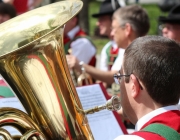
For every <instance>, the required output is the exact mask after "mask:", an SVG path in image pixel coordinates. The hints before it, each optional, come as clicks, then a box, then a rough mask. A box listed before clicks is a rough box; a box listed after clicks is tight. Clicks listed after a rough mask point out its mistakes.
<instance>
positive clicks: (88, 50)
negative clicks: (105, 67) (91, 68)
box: [68, 26, 96, 64]
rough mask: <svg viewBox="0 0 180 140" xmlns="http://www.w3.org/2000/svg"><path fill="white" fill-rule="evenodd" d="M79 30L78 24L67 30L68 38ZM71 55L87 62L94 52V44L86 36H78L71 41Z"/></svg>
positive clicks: (71, 37)
mask: <svg viewBox="0 0 180 140" xmlns="http://www.w3.org/2000/svg"><path fill="white" fill-rule="evenodd" d="M79 30H80V27H79V26H76V27H75V28H73V29H72V30H71V31H70V32H68V36H69V37H70V39H73V38H74V37H75V35H76V33H77V32H78V31H79ZM71 49H72V55H74V56H76V57H77V59H78V60H79V61H83V62H84V63H86V64H88V63H89V62H90V60H91V59H92V57H93V56H94V55H95V54H96V48H95V46H94V45H93V44H92V43H91V42H90V41H89V40H88V39H87V38H78V39H76V40H74V41H73V42H72V43H71Z"/></svg>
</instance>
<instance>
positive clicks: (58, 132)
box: [0, 0, 93, 140]
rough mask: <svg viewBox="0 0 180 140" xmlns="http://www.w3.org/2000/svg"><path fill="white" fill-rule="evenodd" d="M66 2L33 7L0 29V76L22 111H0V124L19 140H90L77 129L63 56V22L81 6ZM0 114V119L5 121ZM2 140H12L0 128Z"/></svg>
mask: <svg viewBox="0 0 180 140" xmlns="http://www.w3.org/2000/svg"><path fill="white" fill-rule="evenodd" d="M82 6H83V3H82V2H81V1H80V0H71V1H70V0H66V1H61V2H57V3H53V4H50V5H47V6H43V7H40V8H37V9H35V10H32V11H29V12H27V13H25V14H22V15H19V16H17V17H16V18H14V19H11V20H9V21H7V22H5V23H2V24H1V25H0V29H1V33H0V37H1V40H0V74H1V75H2V77H3V78H4V80H5V81H6V82H7V83H8V85H9V86H10V87H11V88H12V90H13V92H14V93H15V94H16V96H17V98H18V99H19V101H20V102H21V103H22V105H23V107H24V108H25V110H26V112H27V114H28V115H27V114H26V113H23V112H21V111H19V110H17V109H13V108H3V109H1V110H0V112H1V113H0V126H1V127H2V126H4V125H12V126H13V127H15V128H17V129H18V130H19V131H20V133H22V137H21V139H29V138H32V137H36V139H51V140H92V139H93V135H92V133H91V130H90V128H89V125H88V124H87V125H85V126H83V125H82V121H83V119H84V117H85V116H84V115H83V114H80V113H78V111H77V108H79V109H81V108H82V105H81V103H80V100H79V98H78V95H77V93H76V89H75V87H74V86H73V82H72V79H71V76H70V73H69V69H68V66H67V62H66V57H65V55H64V48H63V31H64V26H65V23H66V22H67V21H68V20H69V19H71V18H72V17H74V16H75V15H76V14H77V13H78V12H79V11H80V10H81V8H82ZM5 116H6V119H5ZM0 135H1V136H2V137H4V138H5V139H8V140H10V139H14V137H13V136H11V135H10V134H9V133H8V132H7V131H6V130H4V129H3V128H0Z"/></svg>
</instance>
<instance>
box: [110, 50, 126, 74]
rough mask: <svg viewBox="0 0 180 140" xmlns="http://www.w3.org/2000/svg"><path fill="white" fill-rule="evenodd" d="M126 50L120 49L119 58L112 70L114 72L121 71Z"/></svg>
mask: <svg viewBox="0 0 180 140" xmlns="http://www.w3.org/2000/svg"><path fill="white" fill-rule="evenodd" d="M124 51H125V49H122V48H120V49H119V53H118V57H117V58H116V60H115V62H114V64H113V66H112V68H111V70H113V71H119V70H120V69H121V65H122V63H123V56H124Z"/></svg>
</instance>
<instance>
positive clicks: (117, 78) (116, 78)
mask: <svg viewBox="0 0 180 140" xmlns="http://www.w3.org/2000/svg"><path fill="white" fill-rule="evenodd" d="M123 76H125V77H129V76H130V74H125V75H122V74H120V71H119V72H118V73H116V74H114V81H115V83H116V84H120V83H121V78H122V77H123ZM136 78H137V77H136ZM137 81H138V83H139V86H140V88H141V90H142V89H143V87H142V85H141V84H140V82H139V80H138V78H137Z"/></svg>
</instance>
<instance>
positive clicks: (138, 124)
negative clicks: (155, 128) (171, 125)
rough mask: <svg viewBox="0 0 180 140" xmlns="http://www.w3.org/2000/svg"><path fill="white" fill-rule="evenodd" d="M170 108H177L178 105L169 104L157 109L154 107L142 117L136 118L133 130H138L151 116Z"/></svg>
mask: <svg viewBox="0 0 180 140" xmlns="http://www.w3.org/2000/svg"><path fill="white" fill-rule="evenodd" d="M170 110H178V107H177V106H176V105H171V106H166V107H161V108H159V109H156V110H154V111H152V112H150V113H148V114H146V115H145V116H143V117H142V118H140V119H139V120H138V122H137V123H136V125H135V131H139V130H140V129H141V128H142V126H143V125H144V124H145V123H147V122H148V121H150V120H151V119H152V118H153V117H155V116H157V115H159V114H162V113H165V112H167V111H170Z"/></svg>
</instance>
